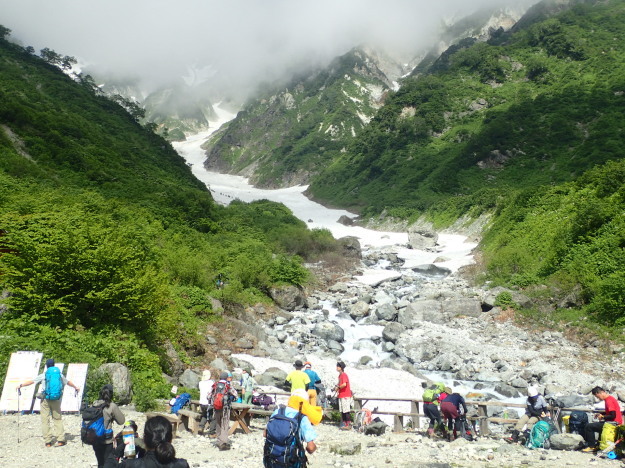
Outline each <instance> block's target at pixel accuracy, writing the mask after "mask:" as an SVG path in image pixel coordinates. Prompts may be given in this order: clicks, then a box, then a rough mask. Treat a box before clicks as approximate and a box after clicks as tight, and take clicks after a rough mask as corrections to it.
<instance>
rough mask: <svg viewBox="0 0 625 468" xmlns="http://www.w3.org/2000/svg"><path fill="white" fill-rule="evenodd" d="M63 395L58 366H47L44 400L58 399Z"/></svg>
mask: <svg viewBox="0 0 625 468" xmlns="http://www.w3.org/2000/svg"><path fill="white" fill-rule="evenodd" d="M62 396H63V380H62V379H61V370H60V369H59V368H58V367H54V366H52V367H49V368H48V370H47V371H46V390H45V398H46V400H60V399H61V397H62Z"/></svg>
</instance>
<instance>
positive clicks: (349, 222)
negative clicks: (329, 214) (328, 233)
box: [337, 215, 354, 226]
mask: <svg viewBox="0 0 625 468" xmlns="http://www.w3.org/2000/svg"><path fill="white" fill-rule="evenodd" d="M337 222H338V223H341V224H342V225H343V226H353V225H354V220H353V219H352V218H350V217H349V216H347V215H342V216H341V217H340V218H339V219H338V220H337Z"/></svg>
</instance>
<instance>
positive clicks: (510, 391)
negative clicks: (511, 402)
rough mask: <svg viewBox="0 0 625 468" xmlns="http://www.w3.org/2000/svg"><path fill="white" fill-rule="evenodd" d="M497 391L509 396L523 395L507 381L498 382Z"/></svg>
mask: <svg viewBox="0 0 625 468" xmlns="http://www.w3.org/2000/svg"><path fill="white" fill-rule="evenodd" d="M495 391H496V392H498V393H501V394H502V395H503V396H505V397H509V398H516V397H518V396H520V395H521V394H520V393H519V391H518V390H517V389H516V388H514V387H513V386H511V385H507V384H505V383H498V384H497V385H495Z"/></svg>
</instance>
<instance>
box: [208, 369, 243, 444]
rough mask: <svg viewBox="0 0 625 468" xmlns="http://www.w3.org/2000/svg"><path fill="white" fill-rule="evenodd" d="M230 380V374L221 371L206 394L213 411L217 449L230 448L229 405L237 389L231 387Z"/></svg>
mask: <svg viewBox="0 0 625 468" xmlns="http://www.w3.org/2000/svg"><path fill="white" fill-rule="evenodd" d="M228 379H230V380H228ZM231 381H232V374H231V373H230V372H227V371H224V372H222V373H221V374H220V375H219V381H218V382H215V383H214V384H213V388H211V392H210V394H209V395H208V404H209V405H210V406H211V407H212V408H213V411H214V414H213V418H214V421H215V429H216V437H217V447H218V448H219V450H230V440H229V439H228V429H229V428H230V405H231V404H232V401H233V400H236V399H237V391H236V390H235V389H234V388H233V387H232V385H231V383H230V382H231ZM211 427H212V423H211Z"/></svg>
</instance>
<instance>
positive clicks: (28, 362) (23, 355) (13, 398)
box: [0, 351, 43, 411]
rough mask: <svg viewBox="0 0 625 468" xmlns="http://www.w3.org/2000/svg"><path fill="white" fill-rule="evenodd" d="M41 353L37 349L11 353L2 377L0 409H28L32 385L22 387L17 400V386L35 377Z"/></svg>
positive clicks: (32, 392) (31, 398)
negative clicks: (4, 376)
mask: <svg viewBox="0 0 625 468" xmlns="http://www.w3.org/2000/svg"><path fill="white" fill-rule="evenodd" d="M42 356H43V353H40V352H37V351H18V352H17V353H12V354H11V360H10V361H9V367H8V368H7V375H6V378H5V379H4V387H3V388H2V397H1V398H0V411H23V410H29V409H30V406H31V403H32V400H33V394H34V393H35V387H34V385H29V386H28V387H23V388H22V389H21V396H20V398H19V400H18V394H17V387H19V385H20V384H21V383H23V382H26V381H28V380H33V379H34V378H35V377H37V375H38V372H39V366H40V365H41V358H42Z"/></svg>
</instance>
